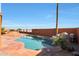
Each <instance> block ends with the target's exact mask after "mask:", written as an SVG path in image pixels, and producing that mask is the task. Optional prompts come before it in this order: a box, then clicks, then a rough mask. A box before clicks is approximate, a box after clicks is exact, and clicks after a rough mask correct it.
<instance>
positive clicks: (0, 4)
mask: <svg viewBox="0 0 79 59" xmlns="http://www.w3.org/2000/svg"><path fill="white" fill-rule="evenodd" d="M0 12H1V3H0Z"/></svg>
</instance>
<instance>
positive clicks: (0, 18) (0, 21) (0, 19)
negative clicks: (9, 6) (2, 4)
mask: <svg viewBox="0 0 79 59" xmlns="http://www.w3.org/2000/svg"><path fill="white" fill-rule="evenodd" d="M1 27H2V15H1V13H0V36H1Z"/></svg>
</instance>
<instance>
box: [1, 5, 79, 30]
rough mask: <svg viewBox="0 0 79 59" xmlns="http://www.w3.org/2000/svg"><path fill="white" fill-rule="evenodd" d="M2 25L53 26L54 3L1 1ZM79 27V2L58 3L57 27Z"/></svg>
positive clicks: (27, 27)
mask: <svg viewBox="0 0 79 59" xmlns="http://www.w3.org/2000/svg"><path fill="white" fill-rule="evenodd" d="M1 9H2V14H3V23H2V26H3V27H7V28H26V29H33V28H55V27H56V4H55V3H25V4H24V3H2V5H1ZM75 27H79V4H77V3H76V4H66V3H64V4H59V28H75Z"/></svg>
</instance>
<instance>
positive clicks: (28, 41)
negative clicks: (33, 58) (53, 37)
mask: <svg viewBox="0 0 79 59" xmlns="http://www.w3.org/2000/svg"><path fill="white" fill-rule="evenodd" d="M16 41H18V42H23V43H24V47H25V48H28V49H32V50H39V49H42V48H47V47H51V45H49V44H48V43H46V40H43V39H41V38H35V37H30V36H25V37H21V38H19V39H17V40H16Z"/></svg>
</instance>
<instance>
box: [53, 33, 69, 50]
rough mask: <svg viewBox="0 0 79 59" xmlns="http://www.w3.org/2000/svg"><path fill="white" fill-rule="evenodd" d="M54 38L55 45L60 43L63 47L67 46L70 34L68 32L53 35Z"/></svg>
mask: <svg viewBox="0 0 79 59" xmlns="http://www.w3.org/2000/svg"><path fill="white" fill-rule="evenodd" d="M52 38H53V44H54V45H60V46H61V48H62V49H66V48H67V39H68V34H67V33H66V32H64V33H60V34H57V35H56V36H53V37H52Z"/></svg>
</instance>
